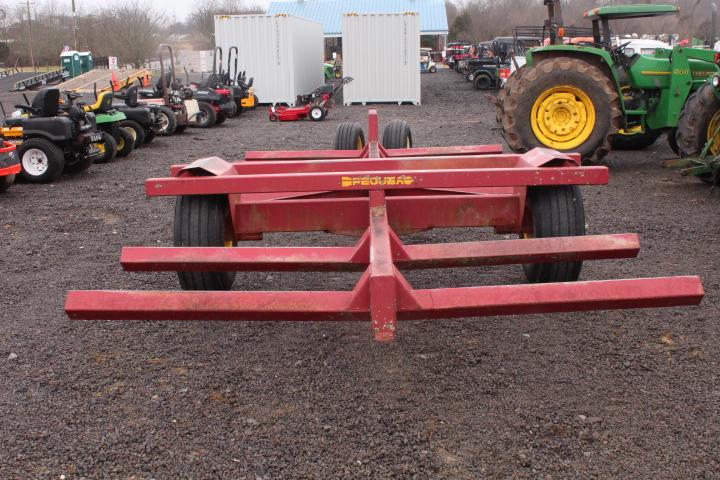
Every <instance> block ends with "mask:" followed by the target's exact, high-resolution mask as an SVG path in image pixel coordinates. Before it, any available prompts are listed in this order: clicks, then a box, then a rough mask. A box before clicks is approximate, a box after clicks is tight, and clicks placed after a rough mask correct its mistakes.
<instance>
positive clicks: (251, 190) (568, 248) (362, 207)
mask: <svg viewBox="0 0 720 480" xmlns="http://www.w3.org/2000/svg"><path fill="white" fill-rule="evenodd" d="M368 133H369V136H368V142H367V143H366V142H365V137H364V132H362V130H361V129H360V128H359V125H357V124H341V126H340V127H339V129H338V133H337V138H336V150H320V151H305V152H296V151H281V152H247V154H246V158H245V160H244V161H240V162H236V163H228V162H225V161H224V160H221V159H218V158H209V159H202V160H198V161H196V162H194V163H192V164H190V165H184V166H175V167H173V168H172V177H169V178H159V179H150V180H148V181H147V182H146V189H147V193H148V195H150V196H178V197H179V198H178V200H177V202H178V204H177V207H176V219H175V221H176V225H175V244H176V245H177V246H176V247H172V248H147V247H125V248H124V249H123V252H122V256H121V263H122V265H123V267H124V268H125V269H126V270H128V271H176V272H178V276H179V278H180V282H181V285H182V286H183V288H184V289H186V290H196V291H71V292H70V293H69V295H68V298H67V302H66V305H65V310H66V312H67V314H68V316H69V317H70V318H72V319H78V320H278V321H280V320H286V321H323V320H334V321H348V320H369V321H370V322H371V325H372V331H373V335H374V338H375V339H376V340H379V341H390V340H393V339H394V338H395V334H396V330H397V322H398V321H401V320H419V319H442V318H452V317H479V316H491V315H511V314H532V313H552V312H572V311H587V310H609V309H625V308H652V307H670V306H684V305H697V304H699V303H700V301H701V300H702V297H703V288H702V284H701V281H700V279H699V278H698V277H695V276H688V277H664V278H644V279H625V280H603V281H576V280H577V279H578V277H579V273H580V266H581V264H582V261H583V260H600V259H609V258H628V257H634V256H636V255H637V253H638V251H639V240H638V237H637V235H634V234H620V235H592V236H584V213H583V210H582V198H581V196H580V194H579V189H578V187H577V186H578V185H602V184H606V183H607V181H608V170H607V168H606V167H582V166H580V158H579V156H577V155H567V154H561V153H558V152H555V151H552V150H546V149H535V150H532V151H530V152H528V153H525V154H522V155H518V154H503V153H502V149H501V147H500V146H499V145H482V146H468V147H439V148H412V136H411V134H410V131H409V128H408V127H407V124H405V123H404V122H400V121H393V122H391V123H390V124H389V125H388V126H387V127H386V128H385V131H384V134H383V141H382V142H381V141H380V136H379V128H378V117H377V114H376V112H375V111H373V110H371V111H370V115H369V130H368ZM487 226H492V227H494V228H495V231H496V232H497V233H503V234H518V235H519V236H520V237H521V238H520V239H513V240H494V241H479V242H464V243H445V244H427V245H406V244H404V243H403V242H402V240H401V239H400V235H402V234H406V233H410V232H416V231H420V230H427V229H430V228H436V227H487ZM300 231H327V232H336V233H343V234H355V235H358V236H359V240H358V242H357V243H356V245H355V246H354V247H235V246H234V244H235V242H237V241H239V240H248V239H258V238H261V237H262V234H263V233H265V232H300ZM505 264H523V265H524V268H525V272H526V275H527V277H528V279H529V280H530V281H531V282H533V284H530V285H500V286H481V287H465V288H438V289H414V288H413V287H412V286H411V285H410V283H409V282H408V281H407V279H406V278H405V277H404V276H403V274H402V273H401V271H402V270H408V269H431V268H446V267H475V266H482V265H505ZM242 271H360V272H363V273H362V275H361V277H360V280H359V281H358V282H357V284H356V286H355V288H353V289H352V290H350V291H212V290H229V289H230V288H231V287H232V281H233V279H234V275H235V272H242Z"/></svg>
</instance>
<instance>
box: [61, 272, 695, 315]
mask: <svg viewBox="0 0 720 480" xmlns="http://www.w3.org/2000/svg"><path fill="white" fill-rule="evenodd" d="M355 293H356V292H318V291H314V292H286V291H283V292H164V291H145V292H130V291H107V290H98V291H71V292H70V293H69V294H68V297H67V300H66V302H65V311H66V312H67V314H68V316H69V317H70V318H71V319H75V320H208V321H210V320H259V321H267V320H287V321H307V320H311V321H327V320H367V319H368V316H369V313H370V305H367V304H362V302H358V301H357V295H356V294H355ZM411 293H412V298H413V300H415V301H417V305H410V304H409V303H410V302H408V301H406V300H403V301H401V302H400V304H399V311H398V314H397V318H398V320H418V319H429V318H453V317H456V318H457V317H478V316H494V315H517V314H539V313H555V312H574V311H589V310H614V309H626V308H655V307H672V306H689V305H697V304H699V303H700V301H701V300H702V297H703V295H704V292H703V288H702V284H701V282H700V279H699V278H698V277H696V276H688V277H665V278H646V279H628V280H602V281H592V282H575V283H547V284H535V285H502V286H489V287H469V288H454V289H432V290H415V291H412V292H411ZM400 298H401V299H402V296H400Z"/></svg>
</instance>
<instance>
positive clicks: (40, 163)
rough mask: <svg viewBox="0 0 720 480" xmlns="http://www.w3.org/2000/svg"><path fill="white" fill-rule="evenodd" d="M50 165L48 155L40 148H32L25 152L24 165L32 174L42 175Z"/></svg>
mask: <svg viewBox="0 0 720 480" xmlns="http://www.w3.org/2000/svg"><path fill="white" fill-rule="evenodd" d="M49 166H50V162H49V160H48V157H47V155H46V154H45V152H43V151H42V150H40V149H37V148H31V149H29V150H28V151H26V152H25V153H24V154H23V157H22V167H23V170H25V172H27V173H28V174H30V175H33V176H38V175H42V174H43V173H45V172H46V171H47V169H48V167H49Z"/></svg>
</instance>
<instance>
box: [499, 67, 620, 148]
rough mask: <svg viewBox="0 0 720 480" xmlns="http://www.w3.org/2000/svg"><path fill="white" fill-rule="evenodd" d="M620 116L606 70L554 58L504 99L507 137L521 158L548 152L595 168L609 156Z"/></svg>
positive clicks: (532, 69) (527, 74) (528, 72)
mask: <svg viewBox="0 0 720 480" xmlns="http://www.w3.org/2000/svg"><path fill="white" fill-rule="evenodd" d="M620 116H621V112H620V97H619V96H618V93H617V91H616V89H615V87H614V85H613V83H612V82H611V81H610V79H609V78H608V76H607V75H605V74H604V73H603V72H602V70H600V69H599V68H598V67H596V66H594V65H592V64H590V63H588V62H586V61H584V60H580V59H577V58H570V57H556V58H549V59H546V60H542V61H540V62H538V63H537V64H536V65H534V66H532V67H527V69H526V70H525V72H524V73H523V75H522V77H521V78H520V79H519V81H518V83H517V85H516V86H514V87H513V88H512V90H511V91H510V92H509V93H507V94H506V95H505V97H504V99H503V105H502V126H503V135H504V137H505V140H506V141H507V143H508V145H509V146H510V148H511V149H512V150H513V151H515V152H518V153H524V152H527V151H528V150H531V149H533V148H535V147H546V148H553V149H555V150H559V151H561V152H577V153H580V155H581V156H582V158H583V159H584V160H587V161H590V162H596V161H598V160H600V159H601V158H603V157H604V156H605V155H606V154H607V153H608V152H609V151H610V149H611V146H610V138H611V136H612V135H613V134H614V133H615V132H617V131H618V130H619V128H620ZM528 120H529V121H528ZM538 135H539V136H540V137H538Z"/></svg>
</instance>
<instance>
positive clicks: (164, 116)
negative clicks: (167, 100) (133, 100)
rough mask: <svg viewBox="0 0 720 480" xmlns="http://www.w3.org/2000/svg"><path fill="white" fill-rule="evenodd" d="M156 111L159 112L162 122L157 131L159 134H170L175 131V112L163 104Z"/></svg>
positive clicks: (176, 124)
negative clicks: (160, 127)
mask: <svg viewBox="0 0 720 480" xmlns="http://www.w3.org/2000/svg"><path fill="white" fill-rule="evenodd" d="M158 111H159V112H160V113H159V115H160V120H161V122H162V123H163V127H162V129H161V130H160V131H159V132H158V133H159V134H160V135H172V134H173V133H175V129H176V128H177V126H178V123H177V118H175V112H173V111H172V110H171V109H169V108H168V107H165V106H161V107H160V108H159V109H158Z"/></svg>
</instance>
